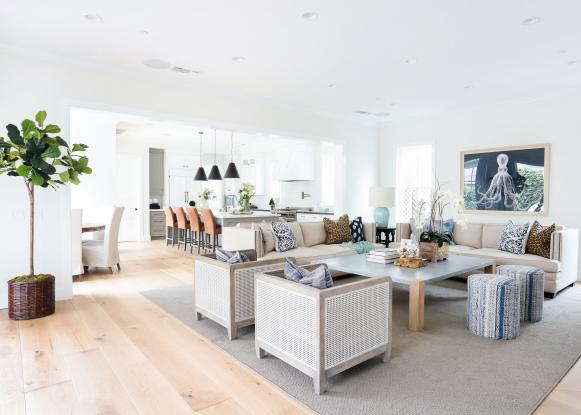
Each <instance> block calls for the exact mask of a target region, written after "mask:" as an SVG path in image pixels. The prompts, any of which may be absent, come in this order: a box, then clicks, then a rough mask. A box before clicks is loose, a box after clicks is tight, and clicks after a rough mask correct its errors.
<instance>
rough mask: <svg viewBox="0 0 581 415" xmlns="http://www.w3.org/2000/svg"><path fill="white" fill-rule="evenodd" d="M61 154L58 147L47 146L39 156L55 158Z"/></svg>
mask: <svg viewBox="0 0 581 415" xmlns="http://www.w3.org/2000/svg"><path fill="white" fill-rule="evenodd" d="M60 155H61V151H60V150H59V149H58V147H48V148H47V149H46V150H44V152H43V153H42V154H41V157H46V158H51V159H55V158H57V157H58V156H60Z"/></svg>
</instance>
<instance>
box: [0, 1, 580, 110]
mask: <svg viewBox="0 0 581 415" xmlns="http://www.w3.org/2000/svg"><path fill="white" fill-rule="evenodd" d="M305 12H316V13H318V14H319V18H318V19H317V20H314V21H308V20H305V19H303V18H302V17H301V15H302V14H303V13H305ZM88 13H93V14H98V15H99V16H101V17H102V18H103V20H102V21H88V20H87V19H85V18H84V17H83V16H84V15H85V14H88ZM531 16H538V17H540V19H541V20H540V22H539V23H538V24H534V25H523V24H521V22H522V21H523V20H524V19H526V18H529V17H531ZM0 21H1V22H2V24H1V25H0V43H3V44H4V45H7V46H10V47H15V48H25V49H33V50H39V51H44V52H49V53H54V54H56V55H58V56H62V57H66V58H71V59H76V60H81V61H86V62H89V63H98V64H100V65H106V66H110V67H115V68H123V69H125V70H128V71H138V72H142V73H149V74H153V76H159V77H160V78H172V79H177V80H181V82H183V84H184V85H191V86H193V87H203V88H216V89H219V90H223V91H230V92H233V93H240V94H246V95H251V96H256V97H260V98H265V99H268V100H273V101H276V102H280V103H282V104H286V105H290V106H293V107H298V108H302V109H306V110H316V111H319V112H324V113H330V114H334V115H337V116H340V117H354V118H355V119H360V120H362V119H366V120H369V119H373V120H377V121H384V120H386V119H387V120H391V119H398V118H403V117H412V116H422V115H427V114H433V113H436V112H441V111H446V110H450V109H455V108H462V107H467V106H475V105H481V104H485V103H490V102H495V101H501V100H509V99H519V98H524V97H530V96H535V95H545V94H557V93H565V92H570V91H571V90H572V89H579V88H580V87H581V63H577V64H569V62H574V61H577V60H581V24H580V22H581V1H579V0H511V1H507V0H487V1H476V0H472V1H470V0H441V1H433V0H407V1H405V2H404V1H397V0H364V1H347V0H339V1H337V0H311V1H307V0H293V1H281V0H245V1H240V0H231V1H224V0H212V1H201V0H165V1H145V0H124V1H119V0H99V1H95V0H94V1H90V0H82V1H79V0H77V1H73V0H51V1H39V0H18V1H5V2H3V4H2V7H1V8H0ZM144 30H145V31H147V32H148V34H142V31H144ZM234 56H243V57H245V61H244V62H242V63H239V62H234V61H233V60H232V57H234ZM146 59H162V60H166V61H168V62H170V63H171V64H172V65H177V66H181V67H186V68H191V69H195V70H198V71H200V74H198V75H196V74H181V73H177V72H175V71H170V70H154V69H149V68H147V67H145V66H144V65H143V61H144V60H146ZM408 59H417V63H415V64H411V65H410V64H406V63H405V61H406V60H408ZM329 84H333V85H334V87H332V88H330V87H329V86H328V85H329ZM467 86H469V87H467ZM360 109H361V110H365V111H369V112H371V113H376V112H389V113H390V116H389V117H387V118H379V117H375V116H373V115H355V114H354V113H353V112H354V111H355V110H360Z"/></svg>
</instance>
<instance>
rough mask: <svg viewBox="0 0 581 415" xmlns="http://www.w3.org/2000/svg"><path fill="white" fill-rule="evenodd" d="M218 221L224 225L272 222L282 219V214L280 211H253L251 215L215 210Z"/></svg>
mask: <svg viewBox="0 0 581 415" xmlns="http://www.w3.org/2000/svg"><path fill="white" fill-rule="evenodd" d="M214 216H215V217H216V222H218V224H219V225H222V226H223V227H227V226H236V224H237V223H253V222H272V221H273V220H280V217H281V215H279V214H278V213H270V212H260V211H253V212H252V214H249V215H236V214H233V213H226V212H214Z"/></svg>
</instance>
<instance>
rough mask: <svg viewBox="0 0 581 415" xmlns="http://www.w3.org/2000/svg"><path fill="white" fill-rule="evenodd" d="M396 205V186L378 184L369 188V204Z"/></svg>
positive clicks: (380, 205)
mask: <svg viewBox="0 0 581 415" xmlns="http://www.w3.org/2000/svg"><path fill="white" fill-rule="evenodd" d="M394 205H395V187H382V186H376V187H371V188H370V189H369V206H371V207H393V206H394Z"/></svg>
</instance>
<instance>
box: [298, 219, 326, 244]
mask: <svg viewBox="0 0 581 415" xmlns="http://www.w3.org/2000/svg"><path fill="white" fill-rule="evenodd" d="M299 225H300V226H301V230H302V231H303V241H304V242H305V246H313V245H319V244H324V243H325V241H326V240H327V234H326V233H325V226H324V225H323V222H299Z"/></svg>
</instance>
